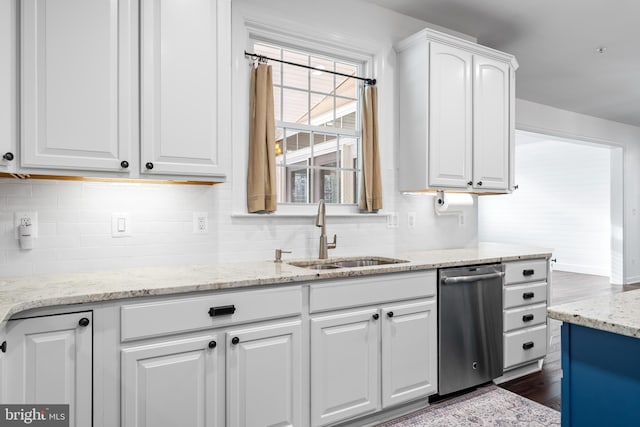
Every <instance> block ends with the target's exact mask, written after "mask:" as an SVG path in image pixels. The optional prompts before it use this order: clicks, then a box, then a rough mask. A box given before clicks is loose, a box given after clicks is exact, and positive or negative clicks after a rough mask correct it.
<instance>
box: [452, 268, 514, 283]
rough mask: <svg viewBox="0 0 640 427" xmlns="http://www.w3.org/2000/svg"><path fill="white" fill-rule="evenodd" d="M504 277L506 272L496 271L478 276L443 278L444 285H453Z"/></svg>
mask: <svg viewBox="0 0 640 427" xmlns="http://www.w3.org/2000/svg"><path fill="white" fill-rule="evenodd" d="M503 276H504V271H496V272H495V273H486V274H476V275H475V276H452V277H443V278H442V283H443V284H445V285H452V284H454V283H471V282H477V281H478V280H488V279H498V278H501V277H503Z"/></svg>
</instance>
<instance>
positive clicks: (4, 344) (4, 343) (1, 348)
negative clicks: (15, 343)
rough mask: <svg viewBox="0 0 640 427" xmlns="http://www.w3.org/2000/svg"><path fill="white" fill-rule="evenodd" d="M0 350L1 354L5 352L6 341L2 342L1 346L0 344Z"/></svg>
mask: <svg viewBox="0 0 640 427" xmlns="http://www.w3.org/2000/svg"><path fill="white" fill-rule="evenodd" d="M0 350H2V352H3V353H6V352H7V342H6V341H2V344H0Z"/></svg>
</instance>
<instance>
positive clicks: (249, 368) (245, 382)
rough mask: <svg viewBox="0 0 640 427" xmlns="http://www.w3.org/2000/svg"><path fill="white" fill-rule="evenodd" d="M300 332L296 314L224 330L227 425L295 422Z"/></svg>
mask: <svg viewBox="0 0 640 427" xmlns="http://www.w3.org/2000/svg"><path fill="white" fill-rule="evenodd" d="M300 332H301V322H300V320H295V321H292V322H285V323H278V324H275V325H267V326H257V327H252V328H247V329H239V330H233V331H229V332H227V334H226V343H227V408H228V410H227V423H228V425H230V426H255V427H262V426H300V425H301V421H302V416H301V409H300V408H301V392H302V386H301V379H302V375H301V360H300V355H301V347H300V346H301V339H300ZM183 425H186V424H183Z"/></svg>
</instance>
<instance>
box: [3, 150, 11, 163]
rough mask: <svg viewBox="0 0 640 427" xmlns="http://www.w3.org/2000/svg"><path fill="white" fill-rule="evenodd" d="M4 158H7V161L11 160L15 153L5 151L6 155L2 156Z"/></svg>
mask: <svg viewBox="0 0 640 427" xmlns="http://www.w3.org/2000/svg"><path fill="white" fill-rule="evenodd" d="M2 158H3V159H5V160H6V161H8V162H10V161H11V160H13V153H11V152H6V153H4V156H2Z"/></svg>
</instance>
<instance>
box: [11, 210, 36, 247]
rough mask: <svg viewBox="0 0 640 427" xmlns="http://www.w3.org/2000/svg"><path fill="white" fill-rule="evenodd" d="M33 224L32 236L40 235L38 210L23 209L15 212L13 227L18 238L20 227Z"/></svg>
mask: <svg viewBox="0 0 640 427" xmlns="http://www.w3.org/2000/svg"><path fill="white" fill-rule="evenodd" d="M21 225H31V237H34V238H35V237H38V212H33V211H29V212H26V211H22V212H15V213H14V214H13V228H14V235H15V238H16V240H17V239H18V227H20V226H21Z"/></svg>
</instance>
